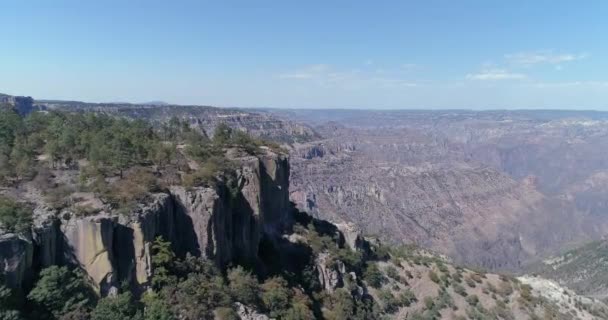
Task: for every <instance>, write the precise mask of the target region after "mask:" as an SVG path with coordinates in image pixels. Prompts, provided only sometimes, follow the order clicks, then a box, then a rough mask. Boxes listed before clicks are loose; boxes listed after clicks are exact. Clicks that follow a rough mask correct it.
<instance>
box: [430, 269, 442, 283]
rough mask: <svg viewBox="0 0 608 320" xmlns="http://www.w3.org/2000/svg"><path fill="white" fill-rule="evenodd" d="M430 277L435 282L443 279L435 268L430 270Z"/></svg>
mask: <svg viewBox="0 0 608 320" xmlns="http://www.w3.org/2000/svg"><path fill="white" fill-rule="evenodd" d="M429 279H431V281H433V282H435V283H439V282H441V280H439V276H438V275H437V273H435V271H433V270H429Z"/></svg>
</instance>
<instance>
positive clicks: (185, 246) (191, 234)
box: [163, 196, 201, 258]
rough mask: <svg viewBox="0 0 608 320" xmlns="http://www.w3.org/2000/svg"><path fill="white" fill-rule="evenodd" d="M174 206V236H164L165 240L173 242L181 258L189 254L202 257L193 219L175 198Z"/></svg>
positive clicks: (174, 248)
mask: <svg viewBox="0 0 608 320" xmlns="http://www.w3.org/2000/svg"><path fill="white" fill-rule="evenodd" d="M172 198H173V205H174V208H175V215H174V217H173V218H174V223H175V228H174V234H173V235H170V234H167V235H163V236H164V237H165V239H168V240H170V241H171V244H172V246H173V251H174V252H175V253H176V255H177V256H178V257H180V258H183V257H184V256H186V254H187V253H190V254H191V255H193V256H195V257H200V256H201V248H200V246H199V243H200V242H199V239H198V235H197V234H196V230H195V227H194V222H193V221H192V217H191V216H190V215H189V214H188V209H187V208H186V207H185V206H184V204H183V203H182V201H181V200H180V199H178V198H177V197H175V196H173V197H172Z"/></svg>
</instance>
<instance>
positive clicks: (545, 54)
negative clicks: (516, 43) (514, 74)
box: [505, 51, 589, 66]
mask: <svg viewBox="0 0 608 320" xmlns="http://www.w3.org/2000/svg"><path fill="white" fill-rule="evenodd" d="M588 56H589V55H588V54H586V53H579V54H573V53H560V54H556V53H553V52H551V51H535V52H519V53H512V54H506V55H505V59H507V61H509V62H510V63H512V64H518V65H524V66H531V65H535V64H559V63H565V62H571V61H576V60H582V59H585V58H587V57H588Z"/></svg>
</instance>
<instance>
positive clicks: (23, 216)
mask: <svg viewBox="0 0 608 320" xmlns="http://www.w3.org/2000/svg"><path fill="white" fill-rule="evenodd" d="M0 224H2V228H4V229H5V230H6V231H8V232H24V231H26V230H28V229H29V228H30V227H31V225H32V210H30V209H29V208H27V207H26V206H24V205H22V204H19V203H17V202H15V201H14V200H12V199H10V198H7V197H4V196H0Z"/></svg>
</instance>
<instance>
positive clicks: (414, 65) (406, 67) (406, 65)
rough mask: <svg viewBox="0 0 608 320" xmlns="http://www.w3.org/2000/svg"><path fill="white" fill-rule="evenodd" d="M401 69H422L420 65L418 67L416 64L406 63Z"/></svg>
mask: <svg viewBox="0 0 608 320" xmlns="http://www.w3.org/2000/svg"><path fill="white" fill-rule="evenodd" d="M401 68H403V69H406V70H411V69H417V68H420V65H417V64H415V63H404V64H402V65H401Z"/></svg>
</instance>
